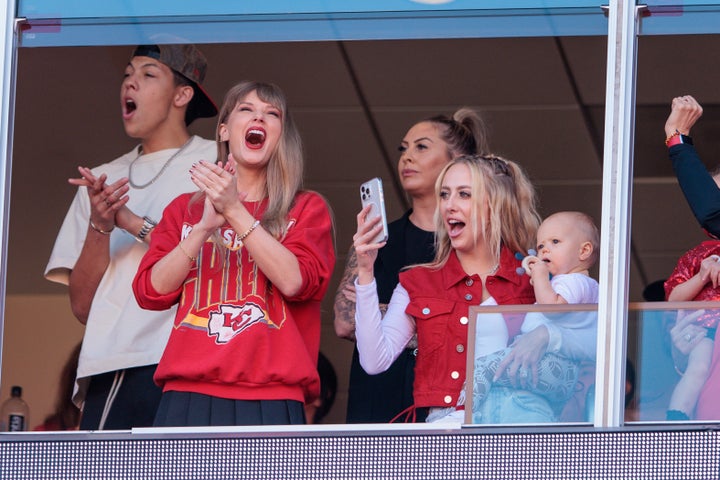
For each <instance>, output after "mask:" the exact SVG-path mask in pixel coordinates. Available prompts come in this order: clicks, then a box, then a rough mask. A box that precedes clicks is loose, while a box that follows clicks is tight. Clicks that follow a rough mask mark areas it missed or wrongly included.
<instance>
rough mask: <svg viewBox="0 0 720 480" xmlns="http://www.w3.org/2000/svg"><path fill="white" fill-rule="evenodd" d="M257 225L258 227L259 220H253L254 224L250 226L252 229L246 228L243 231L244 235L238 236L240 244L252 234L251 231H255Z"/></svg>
mask: <svg viewBox="0 0 720 480" xmlns="http://www.w3.org/2000/svg"><path fill="white" fill-rule="evenodd" d="M258 225H260V220H255V223H253V224H252V227H250V228H248V229H247V231H245V233H243V234H242V235H240V236H239V237H238V240H240V241H241V242H242V241H243V240H245V238H246V237H247V236H248V235H250V234H251V233H252V232H253V230H255V229H256V228H257V227H258Z"/></svg>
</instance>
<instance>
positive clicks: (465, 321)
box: [460, 317, 469, 325]
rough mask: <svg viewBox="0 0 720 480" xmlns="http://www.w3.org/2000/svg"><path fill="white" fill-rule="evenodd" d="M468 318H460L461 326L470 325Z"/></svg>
mask: <svg viewBox="0 0 720 480" xmlns="http://www.w3.org/2000/svg"><path fill="white" fill-rule="evenodd" d="M468 321H469V320H468V318H467V317H460V324H461V325H467V324H468Z"/></svg>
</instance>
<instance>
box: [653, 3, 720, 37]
mask: <svg viewBox="0 0 720 480" xmlns="http://www.w3.org/2000/svg"><path fill="white" fill-rule="evenodd" d="M642 3H645V4H647V9H646V10H645V12H644V15H643V16H644V18H643V20H642V23H641V29H640V34H641V35H668V34H688V33H697V34H700V33H720V2H702V1H690V0H688V1H684V2H679V1H677V0H650V1H647V2H642Z"/></svg>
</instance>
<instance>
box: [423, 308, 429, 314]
mask: <svg viewBox="0 0 720 480" xmlns="http://www.w3.org/2000/svg"><path fill="white" fill-rule="evenodd" d="M422 313H423V315H428V314H429V313H430V309H429V308H428V307H425V308H423V309H422Z"/></svg>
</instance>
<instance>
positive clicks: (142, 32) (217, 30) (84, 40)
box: [21, 2, 607, 47]
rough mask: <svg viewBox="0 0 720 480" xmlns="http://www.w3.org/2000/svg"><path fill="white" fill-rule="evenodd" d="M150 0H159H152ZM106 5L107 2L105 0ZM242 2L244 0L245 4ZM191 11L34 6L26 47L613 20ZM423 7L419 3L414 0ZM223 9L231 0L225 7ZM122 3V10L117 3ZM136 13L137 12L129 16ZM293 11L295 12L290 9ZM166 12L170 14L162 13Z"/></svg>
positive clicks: (567, 28)
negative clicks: (92, 12) (46, 9)
mask: <svg viewBox="0 0 720 480" xmlns="http://www.w3.org/2000/svg"><path fill="white" fill-rule="evenodd" d="M146 3H151V4H153V2H146ZM100 4H102V2H100ZM241 4H242V5H244V4H245V2H242V3H241ZM212 5H213V4H210V5H208V6H207V7H206V8H205V9H197V8H196V9H194V10H192V11H188V12H185V13H184V15H183V12H182V11H174V12H173V13H172V16H170V15H169V14H168V13H167V11H166V10H164V9H159V10H153V11H152V12H153V14H150V13H149V12H147V11H145V10H142V9H139V10H137V11H136V10H133V9H127V10H122V12H123V13H124V15H120V14H119V13H117V12H114V14H112V15H111V14H110V13H113V12H103V11H102V10H101V11H99V12H98V13H97V15H96V16H93V15H88V14H87V12H85V11H83V14H82V15H79V14H78V15H79V16H73V15H74V14H76V13H77V12H75V11H74V10H73V11H69V12H57V11H56V10H50V11H49V12H47V13H43V12H40V11H28V13H27V14H26V17H27V18H28V23H27V24H26V25H25V26H24V27H23V29H22V30H21V45H22V46H25V47H37V46H70V45H121V44H144V43H178V42H193V43H218V42H220V43H232V42H267V41H302V40H372V39H376V40H379V39H421V38H426V39H428V38H473V37H520V36H568V35H605V34H606V33H607V19H606V18H605V17H604V15H603V12H602V10H601V9H600V8H599V7H598V6H592V7H590V6H582V5H579V6H578V5H573V8H550V7H548V8H519V7H518V8H510V6H509V5H504V6H503V9H485V8H484V9H454V8H448V9H442V10H437V9H434V10H428V9H427V8H422V9H411V8H405V9H399V10H393V11H386V10H368V9H367V7H365V8H362V9H357V10H348V9H341V10H326V12H327V13H322V11H321V13H318V12H315V11H313V10H308V11H307V12H294V11H293V9H288V10H285V11H282V13H274V11H272V10H270V11H262V12H255V11H252V9H251V10H250V11H245V9H239V10H238V11H214V10H213V9H212ZM411 5H416V4H411ZM223 6H224V4H223ZM115 8H117V7H115ZM130 12H132V13H130ZM288 12H290V13H288ZM162 15H167V16H162Z"/></svg>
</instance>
